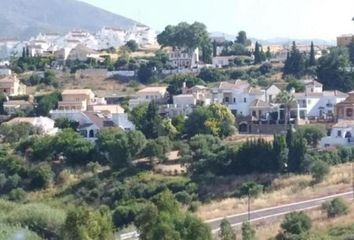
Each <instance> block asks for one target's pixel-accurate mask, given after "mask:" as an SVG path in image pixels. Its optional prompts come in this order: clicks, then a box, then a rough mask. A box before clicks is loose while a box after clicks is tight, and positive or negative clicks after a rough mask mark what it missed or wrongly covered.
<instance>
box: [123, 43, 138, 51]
mask: <svg viewBox="0 0 354 240" xmlns="http://www.w3.org/2000/svg"><path fill="white" fill-rule="evenodd" d="M125 46H126V47H127V48H129V49H130V51H132V52H136V51H138V49H139V45H138V43H137V42H136V41H135V40H129V41H128V42H127V43H126V44H125Z"/></svg>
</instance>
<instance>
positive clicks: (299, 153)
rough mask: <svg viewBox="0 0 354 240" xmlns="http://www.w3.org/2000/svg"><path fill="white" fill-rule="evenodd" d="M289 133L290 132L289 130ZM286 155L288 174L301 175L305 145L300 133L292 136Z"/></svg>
mask: <svg viewBox="0 0 354 240" xmlns="http://www.w3.org/2000/svg"><path fill="white" fill-rule="evenodd" d="M290 131H291V130H290ZM288 148H289V155H288V169H289V171H290V172H295V173H301V172H302V171H303V168H304V162H305V155H306V151H307V143H306V140H305V139H304V138H303V136H302V134H301V133H300V132H297V133H295V134H294V135H293V138H292V141H291V143H290V146H288Z"/></svg>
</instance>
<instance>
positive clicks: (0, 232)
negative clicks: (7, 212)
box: [0, 223, 42, 240]
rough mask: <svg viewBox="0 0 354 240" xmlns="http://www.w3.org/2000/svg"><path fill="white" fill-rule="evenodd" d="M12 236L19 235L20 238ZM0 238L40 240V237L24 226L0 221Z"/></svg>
mask: <svg viewBox="0 0 354 240" xmlns="http://www.w3.org/2000/svg"><path fill="white" fill-rule="evenodd" d="M14 236H21V238H14ZM0 239H26V240H41V239H42V238H41V237H39V236H38V235H37V234H36V233H34V232H32V231H29V230H28V229H26V228H21V227H19V226H12V225H8V224H3V223H0Z"/></svg>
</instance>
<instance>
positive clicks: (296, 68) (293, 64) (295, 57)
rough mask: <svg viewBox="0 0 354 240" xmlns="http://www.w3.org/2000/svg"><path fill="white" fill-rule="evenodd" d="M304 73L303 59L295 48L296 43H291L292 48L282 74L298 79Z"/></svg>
mask: <svg viewBox="0 0 354 240" xmlns="http://www.w3.org/2000/svg"><path fill="white" fill-rule="evenodd" d="M304 71H305V57H304V54H302V53H301V52H300V51H299V50H298V49H297V47H296V43H295V42H293V45H292V48H291V51H290V53H289V54H288V57H287V59H286V61H285V65H284V69H283V73H284V74H285V75H294V76H295V77H297V78H300V77H301V76H302V75H303V74H304Z"/></svg>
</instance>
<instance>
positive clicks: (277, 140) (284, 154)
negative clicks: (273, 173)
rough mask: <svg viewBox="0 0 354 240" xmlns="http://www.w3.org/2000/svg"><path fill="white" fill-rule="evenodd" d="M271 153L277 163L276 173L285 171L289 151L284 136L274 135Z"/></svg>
mask: <svg viewBox="0 0 354 240" xmlns="http://www.w3.org/2000/svg"><path fill="white" fill-rule="evenodd" d="M273 153H274V158H275V161H276V163H277V171H279V172H284V171H286V170H287V169H286V166H287V162H288V154H289V149H288V148H287V145H286V138H285V136H284V135H275V136H274V140H273Z"/></svg>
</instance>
